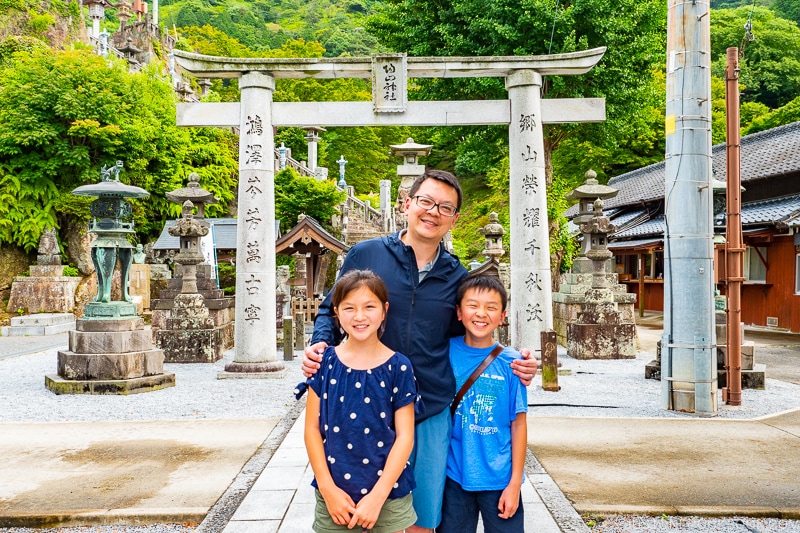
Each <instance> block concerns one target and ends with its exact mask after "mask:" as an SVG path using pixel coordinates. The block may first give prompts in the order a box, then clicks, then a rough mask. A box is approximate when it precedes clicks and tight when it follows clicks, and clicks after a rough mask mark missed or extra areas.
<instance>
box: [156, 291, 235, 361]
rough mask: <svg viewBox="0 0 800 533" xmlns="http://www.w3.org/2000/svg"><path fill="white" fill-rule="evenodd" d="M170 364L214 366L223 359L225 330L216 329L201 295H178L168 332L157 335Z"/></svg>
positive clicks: (165, 330) (169, 321)
mask: <svg viewBox="0 0 800 533" xmlns="http://www.w3.org/2000/svg"><path fill="white" fill-rule="evenodd" d="M154 336H155V341H156V345H157V346H158V347H160V348H161V349H163V350H164V354H165V358H166V361H167V362H169V363H213V362H215V361H219V360H220V359H222V352H223V342H222V341H223V339H222V329H221V328H217V327H215V326H214V321H213V320H211V318H209V312H208V309H207V308H206V307H205V306H204V305H203V296H202V295H200V294H178V295H177V296H176V297H175V300H174V307H173V308H172V313H171V316H170V317H169V318H167V324H166V328H165V329H159V330H157V331H155V332H154Z"/></svg>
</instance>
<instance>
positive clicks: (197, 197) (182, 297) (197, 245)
mask: <svg viewBox="0 0 800 533" xmlns="http://www.w3.org/2000/svg"><path fill="white" fill-rule="evenodd" d="M199 180H200V176H199V175H198V174H197V173H194V172H192V173H191V174H189V183H188V184H187V186H186V187H182V188H180V189H177V190H174V191H172V192H168V193H166V196H167V198H168V199H169V200H171V201H173V202H175V203H178V204H181V218H179V219H178V220H177V221H176V222H175V225H174V226H172V227H170V228H169V229H168V230H167V231H168V232H169V234H170V235H172V236H173V237H178V239H179V240H180V251H179V252H178V253H177V254H176V255H175V258H174V260H175V269H176V270H175V275H176V276H179V277H176V278H175V279H172V280H169V281H168V282H167V288H166V289H165V290H162V291H161V292H160V296H159V298H158V299H157V300H154V301H153V321H152V329H153V336H154V338H155V341H156V345H157V346H158V347H159V348H161V349H162V350H164V358H165V361H166V362H167V363H213V362H215V361H219V360H220V359H222V354H223V352H224V351H225V350H226V349H228V348H230V347H232V346H233V322H232V318H233V310H234V308H235V300H234V299H233V298H230V297H225V295H224V293H223V291H222V290H221V289H219V287H218V285H217V282H216V279H215V277H216V276H215V272H216V271H215V265H214V264H213V261H212V264H209V263H208V262H207V261H206V258H207V254H206V253H204V252H203V249H202V243H201V240H203V239H204V237H206V236H208V235H209V233H210V232H211V231H212V227H211V224H210V223H209V222H207V221H206V220H205V213H204V209H203V206H204V204H216V203H217V202H218V200H217V198H215V197H214V195H213V194H212V193H210V192H209V191H206V190H205V189H203V188H201V187H200V184H199V183H198V182H199ZM195 205H196V206H197V214H196V215H194V214H193V211H194V207H195ZM210 256H211V257H212V258H213V253H212V254H210Z"/></svg>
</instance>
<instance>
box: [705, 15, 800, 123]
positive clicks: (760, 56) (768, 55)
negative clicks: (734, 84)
mask: <svg viewBox="0 0 800 533" xmlns="http://www.w3.org/2000/svg"><path fill="white" fill-rule="evenodd" d="M751 13H752V24H753V29H752V32H753V36H754V37H755V40H754V41H753V42H744V43H743V40H742V39H743V37H744V29H743V25H744V23H745V22H746V21H747V20H748V18H749V17H750V16H751ZM711 28H712V32H711V58H712V60H713V66H712V73H713V74H714V75H715V76H718V77H720V78H724V72H725V64H726V50H727V48H729V47H733V46H736V47H739V48H740V52H741V53H743V54H744V55H743V57H742V58H741V59H740V60H739V68H740V69H741V71H740V72H739V83H740V84H741V85H742V91H741V99H742V102H760V103H762V104H764V105H766V106H768V107H769V108H770V109H776V108H778V107H781V106H783V105H786V104H787V103H788V102H789V101H791V100H792V99H794V98H795V97H796V96H797V95H798V94H800V28H798V27H797V24H796V23H794V22H791V21H788V20H785V19H782V18H779V17H777V16H775V13H773V12H772V11H771V10H769V9H767V8H763V7H756V8H754V9H753V8H749V7H740V8H737V9H720V10H712V11H711ZM743 44H744V46H743Z"/></svg>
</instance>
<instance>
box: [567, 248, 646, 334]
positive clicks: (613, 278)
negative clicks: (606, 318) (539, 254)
mask: <svg viewBox="0 0 800 533" xmlns="http://www.w3.org/2000/svg"><path fill="white" fill-rule="evenodd" d="M587 263H588V264H587ZM604 276H605V278H606V279H605V283H606V285H607V286H608V288H609V289H611V293H612V296H613V300H614V303H615V304H617V311H618V312H619V314H620V320H621V321H622V322H626V323H627V322H630V323H635V321H636V319H635V312H636V309H635V306H636V295H635V294H632V293H629V292H628V289H627V287H626V286H625V285H624V284H621V283H618V281H619V280H618V274H616V273H614V272H611V273H609V272H607V273H606V274H605V275H604ZM591 287H592V266H591V261H589V260H588V259H586V258H578V259H576V260H575V263H574V264H573V266H572V272H568V273H567V274H566V275H565V279H564V282H562V283H561V286H560V287H559V289H558V292H556V293H553V329H554V330H555V332H556V338H557V341H558V344H560V345H561V346H564V347H566V346H567V325H568V324H574V323H575V322H577V321H578V314H580V312H581V311H582V310H583V306H584V304H585V303H586V291H587V290H589V289H590V288H591Z"/></svg>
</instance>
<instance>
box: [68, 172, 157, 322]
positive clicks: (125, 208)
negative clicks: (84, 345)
mask: <svg viewBox="0 0 800 533" xmlns="http://www.w3.org/2000/svg"><path fill="white" fill-rule="evenodd" d="M122 166H123V165H122V161H117V163H116V165H114V166H112V167H111V168H109V169H106V167H105V166H104V167H103V168H102V171H101V172H102V181H101V182H100V183H96V184H93V185H82V186H80V187H78V188H77V189H75V190H73V191H72V194H74V195H75V196H96V197H98V198H97V199H96V200H94V201H93V202H92V203H91V205H90V207H89V209H90V210H91V213H92V217H93V219H92V222H91V223H90V224H89V233H94V234H96V235H97V239H95V240H94V242H92V251H91V255H92V263H94V268H95V271H96V273H97V296H95V298H94V301H93V302H89V303H88V304H86V310H85V316H86V317H87V318H94V317H96V318H121V317H135V316H136V306H135V305H134V304H133V301H132V299H131V297H130V295H129V294H128V279H129V275H130V269H131V264H133V251H134V247H133V245H132V244H131V243H130V242H129V241H128V236H129V235H133V234H134V233H135V232H134V229H133V221H132V220H131V218H132V216H133V206H132V205H131V203H130V202H128V201H127V200H125V198H147V197H148V196H150V193H148V192H147V191H145V190H144V189H142V188H140V187H135V186H133V185H126V184H124V183H121V182H120V181H119V173H120V171H121V170H122ZM118 259H119V265H120V275H121V280H122V300H119V301H112V300H111V281H112V277H113V274H114V267H115V266H116V264H117V260H118Z"/></svg>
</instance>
